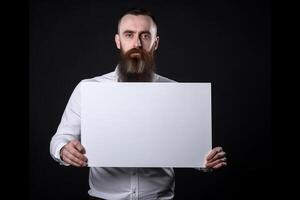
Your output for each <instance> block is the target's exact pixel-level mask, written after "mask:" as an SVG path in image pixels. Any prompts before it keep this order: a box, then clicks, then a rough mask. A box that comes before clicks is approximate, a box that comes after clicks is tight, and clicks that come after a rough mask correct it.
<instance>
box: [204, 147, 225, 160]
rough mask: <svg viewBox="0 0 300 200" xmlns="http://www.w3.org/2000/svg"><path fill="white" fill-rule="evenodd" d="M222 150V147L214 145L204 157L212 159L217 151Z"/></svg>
mask: <svg viewBox="0 0 300 200" xmlns="http://www.w3.org/2000/svg"><path fill="white" fill-rule="evenodd" d="M221 151H222V147H215V148H213V149H212V150H211V152H210V153H209V154H208V156H207V157H206V160H210V159H212V158H213V157H214V156H215V155H216V154H217V153H219V152H221Z"/></svg>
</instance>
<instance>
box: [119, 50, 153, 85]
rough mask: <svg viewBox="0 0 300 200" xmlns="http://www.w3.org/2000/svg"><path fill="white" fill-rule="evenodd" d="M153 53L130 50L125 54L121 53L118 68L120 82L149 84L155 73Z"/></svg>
mask: <svg viewBox="0 0 300 200" xmlns="http://www.w3.org/2000/svg"><path fill="white" fill-rule="evenodd" d="M153 52H154V51H153V50H151V51H150V52H147V51H145V50H144V49H135V48H134V49H130V50H129V51H127V52H126V53H125V54H124V53H123V51H121V59H120V62H119V67H118V75H119V79H120V81H122V82H151V81H152V80H153V76H154V73H155V62H154V53H153Z"/></svg>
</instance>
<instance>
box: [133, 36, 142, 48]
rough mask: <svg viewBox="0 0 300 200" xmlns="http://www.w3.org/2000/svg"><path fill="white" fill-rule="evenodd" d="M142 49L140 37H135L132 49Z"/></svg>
mask: <svg viewBox="0 0 300 200" xmlns="http://www.w3.org/2000/svg"><path fill="white" fill-rule="evenodd" d="M141 47H142V42H141V39H140V37H136V40H135V42H134V48H141Z"/></svg>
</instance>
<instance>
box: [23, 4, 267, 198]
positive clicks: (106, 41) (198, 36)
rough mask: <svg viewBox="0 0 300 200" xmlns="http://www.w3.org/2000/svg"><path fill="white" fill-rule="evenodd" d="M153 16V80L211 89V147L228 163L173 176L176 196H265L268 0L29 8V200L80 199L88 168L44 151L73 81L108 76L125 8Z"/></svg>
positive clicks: (85, 186) (113, 66) (83, 194)
mask: <svg viewBox="0 0 300 200" xmlns="http://www.w3.org/2000/svg"><path fill="white" fill-rule="evenodd" d="M132 6H134V7H136V6H137V7H146V8H149V9H150V10H151V11H152V12H153V13H154V15H155V16H156V18H157V21H158V34H159V36H160V44H159V49H158V50H157V56H156V58H157V71H158V73H159V74H161V75H163V76H166V77H168V78H171V79H174V80H176V81H179V82H207V81H209V82H212V109H213V146H222V147H223V148H224V150H225V151H226V153H227V158H228V166H227V167H226V168H223V169H221V170H219V171H215V172H213V173H199V172H198V171H196V170H194V169H175V172H176V187H175V195H176V199H197V198H200V197H201V198H203V199H208V198H210V199H219V198H228V199H251V198H255V199H256V198H258V197H262V196H263V197H264V196H266V195H267V194H268V192H269V190H267V189H266V185H267V184H269V183H270V181H269V179H270V178H271V175H272V174H271V169H272V165H271V156H272V149H271V146H272V145H271V45H272V43H271V34H272V32H271V3H270V1H250V0H249V1H221V0H219V1H216V0H212V1H200V2H197V1H182V2H180V1H178V2H174V1H121V0H120V1H100V0H98V1H96V0H90V1H84V0H82V1H79V0H76V1H65V0H60V1H57V0H46V1H45V0H44V1H30V15H29V45H30V48H29V78H30V80H29V89H30V91H29V111H30V113H29V114H30V119H29V131H30V134H29V136H30V138H29V142H30V199H32V200H40V199H43V200H46V199H52V200H55V199H86V198H87V190H88V168H84V169H82V168H81V169H79V168H74V167H64V166H60V165H59V164H58V163H56V162H55V161H54V160H53V159H52V158H51V156H50V154H49V143H50V140H51V137H52V136H53V134H54V133H55V131H56V129H57V126H58V124H59V122H60V118H61V116H62V113H63V111H64V108H65V106H66V103H67V101H68V99H69V97H70V95H71V92H72V91H73V89H74V87H75V86H76V85H77V83H78V82H79V81H80V80H82V79H85V78H91V77H94V76H99V75H102V74H104V73H108V72H111V71H113V70H114V68H115V66H116V64H117V60H118V50H117V48H116V47H115V44H114V34H115V32H116V28H117V20H118V17H119V15H120V13H121V12H122V11H123V10H124V9H126V8H128V7H132Z"/></svg>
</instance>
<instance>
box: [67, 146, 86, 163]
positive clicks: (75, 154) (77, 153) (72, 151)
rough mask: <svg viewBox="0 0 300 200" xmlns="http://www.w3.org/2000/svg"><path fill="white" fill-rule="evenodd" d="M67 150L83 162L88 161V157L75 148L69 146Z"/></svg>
mask: <svg viewBox="0 0 300 200" xmlns="http://www.w3.org/2000/svg"><path fill="white" fill-rule="evenodd" d="M66 151H67V152H68V153H70V154H71V155H72V156H74V157H75V158H77V159H78V160H80V161H82V162H85V161H87V159H86V157H85V156H84V155H83V154H82V153H80V152H79V151H78V150H77V149H75V148H68V149H66Z"/></svg>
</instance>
